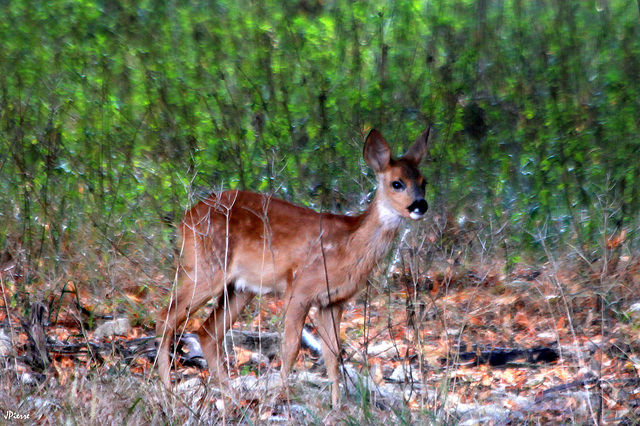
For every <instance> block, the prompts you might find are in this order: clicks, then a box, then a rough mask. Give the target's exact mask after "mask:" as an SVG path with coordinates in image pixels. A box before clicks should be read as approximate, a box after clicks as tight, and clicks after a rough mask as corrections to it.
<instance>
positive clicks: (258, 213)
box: [156, 130, 428, 405]
mask: <svg viewBox="0 0 640 426" xmlns="http://www.w3.org/2000/svg"><path fill="white" fill-rule="evenodd" d="M427 139H428V130H427V131H425V133H423V135H422V136H421V137H420V138H418V140H417V141H416V143H415V144H414V146H413V147H412V148H411V149H410V150H409V152H408V153H407V154H405V156H403V157H401V158H400V159H398V160H394V159H392V158H391V156H390V149H389V146H388V144H387V143H386V141H384V139H383V138H382V135H380V134H379V133H378V132H377V131H375V130H373V131H372V132H371V133H370V134H369V136H368V137H367V141H366V144H365V151H364V156H365V160H366V161H367V164H369V166H371V167H372V168H373V169H374V171H376V174H377V178H378V186H379V188H378V191H377V193H376V196H375V198H374V200H373V202H372V203H371V205H370V206H369V208H368V209H367V210H366V211H365V212H364V213H363V214H361V215H359V216H343V215H334V214H329V213H317V212H315V211H313V210H310V209H307V208H303V207H299V206H295V205H293V204H290V203H288V202H286V201H282V200H279V199H275V198H271V197H269V196H267V195H261V194H255V193H250V192H242V191H227V192H223V193H221V194H213V195H211V196H210V197H209V198H207V199H205V200H203V201H201V202H200V203H198V204H197V205H196V206H194V207H193V208H192V209H191V210H189V211H188V212H187V214H186V216H185V218H184V220H183V222H182V224H181V226H180V231H181V234H182V239H183V244H182V258H181V262H180V270H179V285H180V288H179V290H178V293H177V296H176V297H175V298H174V299H173V300H172V302H171V304H170V305H169V307H168V308H167V310H166V311H165V312H163V313H162V314H161V316H160V318H159V320H158V322H157V326H156V327H157V328H156V330H157V334H158V337H159V348H158V367H159V370H160V376H161V378H162V380H163V382H164V383H165V384H166V385H167V386H169V384H170V375H169V373H170V363H169V348H170V342H171V338H172V336H173V334H174V333H175V331H176V329H177V327H178V326H179V325H180V324H181V323H183V322H184V320H185V319H186V318H187V316H188V315H189V314H190V313H193V312H195V311H196V310H198V309H199V308H201V307H202V306H203V305H204V304H205V303H206V302H207V301H209V300H210V299H211V298H214V300H217V301H218V304H217V307H216V308H215V309H214V311H213V312H212V313H211V315H210V317H209V318H208V319H207V321H206V322H205V323H204V324H203V326H202V327H201V328H200V330H198V334H199V337H200V340H201V344H202V349H203V352H204V354H205V357H206V359H207V363H208V365H209V368H210V369H211V370H212V374H217V375H218V376H219V377H221V378H224V377H226V374H227V373H226V369H225V368H224V365H223V348H224V344H223V340H224V336H225V333H226V331H227V330H228V329H229V328H230V327H231V326H232V325H233V323H234V322H235V320H236V318H237V316H238V314H240V313H241V312H242V309H243V308H244V306H245V305H246V304H247V303H248V302H249V301H251V299H252V298H253V297H254V295H255V294H266V293H274V294H277V295H280V296H283V297H284V300H285V312H284V338H283V347H282V370H281V372H282V375H283V377H284V378H285V379H286V377H287V376H288V374H289V372H290V370H291V367H292V366H293V363H294V362H295V359H296V357H297V355H298V352H299V348H300V335H301V332H302V327H303V325H304V321H305V318H306V316H307V313H308V311H309V309H310V308H311V306H317V307H318V308H319V309H318V318H317V323H316V325H317V326H318V332H319V334H320V338H321V340H322V349H323V350H322V351H323V355H324V358H325V363H326V365H327V372H328V375H329V379H330V380H331V382H332V383H333V389H332V402H333V403H334V405H335V404H337V403H338V401H339V395H340V394H339V388H338V386H337V383H338V377H339V368H338V367H339V364H338V356H339V353H340V343H339V335H340V330H339V328H340V317H341V315H342V306H343V304H344V303H345V302H346V301H348V300H349V299H350V298H352V297H353V296H354V295H355V294H356V293H357V292H358V291H359V290H361V289H362V288H363V287H364V285H365V284H366V280H367V277H368V276H369V274H370V273H371V270H372V269H373V268H374V266H375V265H376V263H377V262H378V261H379V260H380V259H381V258H382V257H383V256H384V255H385V254H386V253H387V252H388V250H389V248H390V246H391V244H392V242H393V240H394V238H395V236H396V235H397V233H398V230H399V228H400V227H401V225H402V222H403V219H404V218H406V217H411V218H414V219H419V218H421V217H422V216H423V215H424V213H425V212H426V210H427V204H426V202H425V201H424V179H423V178H422V175H421V174H420V172H419V171H418V169H417V167H418V164H419V163H420V161H421V160H422V158H423V157H424V155H425V154H426V149H427ZM400 186H401V188H400Z"/></svg>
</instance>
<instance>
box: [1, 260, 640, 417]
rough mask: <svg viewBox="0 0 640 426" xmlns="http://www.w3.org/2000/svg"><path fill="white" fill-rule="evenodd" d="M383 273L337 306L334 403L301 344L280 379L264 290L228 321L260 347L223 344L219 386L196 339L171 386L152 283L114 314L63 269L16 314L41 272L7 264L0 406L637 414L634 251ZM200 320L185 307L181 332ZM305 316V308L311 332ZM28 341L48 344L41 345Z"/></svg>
mask: <svg viewBox="0 0 640 426" xmlns="http://www.w3.org/2000/svg"><path fill="white" fill-rule="evenodd" d="M386 272H387V276H390V277H391V279H389V280H385V285H384V286H383V285H380V284H378V282H377V281H376V279H373V280H372V283H371V285H370V286H369V287H368V290H367V291H366V292H365V293H364V294H362V295H360V296H359V297H358V298H357V299H356V300H354V301H353V302H352V303H350V304H349V305H348V307H347V308H346V310H345V313H344V319H343V322H342V326H341V334H342V339H343V347H344V354H343V359H344V365H343V371H344V376H345V378H344V380H343V389H342V395H343V396H342V404H341V406H340V407H338V408H337V409H334V410H332V409H331V407H330V403H329V390H328V383H327V380H326V376H325V375H324V372H323V368H322V363H321V361H320V358H319V357H318V356H317V354H315V351H314V350H313V344H311V345H310V346H309V345H308V347H309V348H311V349H304V350H303V351H302V352H301V355H300V357H299V358H298V363H297V366H296V371H297V372H296V374H294V375H293V377H292V378H291V385H292V387H291V391H290V392H284V391H283V387H282V384H281V383H280V381H279V376H278V374H277V372H278V370H279V367H280V364H279V363H280V361H279V355H275V356H273V354H274V353H277V352H278V351H277V350H275V351H274V350H273V348H272V347H271V346H273V344H274V343H273V341H271V342H270V343H268V342H267V340H266V339H265V340H260V335H261V333H262V334H264V336H268V337H273V336H276V342H277V336H279V334H277V332H279V331H280V330H281V318H280V314H279V313H280V312H281V302H280V301H278V300H276V299H273V298H262V299H260V300H257V301H255V302H254V304H253V305H252V306H251V307H250V308H249V309H247V311H246V312H245V313H244V315H243V317H242V318H241V320H240V321H238V323H237V324H236V327H235V328H236V329H239V330H245V331H248V332H252V333H254V334H253V335H254V336H255V335H257V336H258V338H257V339H258V344H257V345H256V344H255V342H254V344H253V346H245V347H243V346H242V345H238V346H236V347H235V350H233V351H232V352H231V355H230V358H232V360H231V364H232V366H233V367H232V381H231V385H230V386H228V387H225V388H224V390H223V391H221V390H220V389H219V388H218V387H217V386H215V383H214V380H211V378H210V377H209V373H208V371H207V370H206V369H203V368H201V366H202V359H201V358H200V359H198V358H199V354H198V353H197V349H193V348H192V347H191V348H190V347H188V345H187V346H185V348H183V349H182V352H183V357H182V360H183V362H182V363H180V364H179V365H178V367H177V368H176V370H175V371H174V380H175V382H176V383H177V384H176V386H174V388H173V389H172V390H170V391H169V390H167V389H165V388H163V387H162V385H160V383H159V380H158V377H157V374H156V371H155V347H154V344H153V337H154V331H153V328H152V327H153V318H154V316H155V314H156V313H157V312H158V311H159V310H160V308H161V307H162V303H158V300H160V299H161V295H160V294H159V291H158V290H149V289H148V288H145V290H144V291H140V290H139V289H138V291H132V290H126V291H124V292H123V293H122V294H120V295H119V297H121V298H124V299H127V300H128V303H130V305H131V306H136V307H138V308H137V310H136V311H132V310H131V311H128V312H127V311H126V310H125V311H124V313H122V312H121V313H119V314H116V315H113V312H107V311H108V310H106V309H104V305H101V304H100V301H99V297H104V294H101V295H97V294H95V292H92V291H91V290H90V288H89V286H80V285H77V286H76V285H75V284H74V283H73V282H72V281H64V280H61V281H59V282H57V283H48V285H50V286H51V287H52V291H50V292H49V293H46V294H48V297H47V299H46V300H45V301H44V302H43V303H42V304H38V303H36V304H32V305H31V306H30V308H29V309H30V311H31V312H29V315H27V310H25V308H24V306H21V305H20V304H19V303H16V302H15V301H16V300H20V298H19V297H16V295H18V294H20V293H21V292H25V293H26V294H42V291H41V287H42V286H43V285H44V283H43V281H39V282H38V281H35V282H34V283H33V284H26V283H22V284H19V283H18V282H19V280H18V279H17V276H15V275H14V276H11V275H10V274H7V273H5V274H4V275H3V279H2V289H1V290H2V297H0V368H1V371H0V388H1V389H4V391H3V392H0V409H1V410H2V412H1V413H0V419H4V420H6V421H7V422H12V423H17V424H20V423H24V424H32V423H38V424H198V423H230V424H255V423H259V424H261V423H269V424H272V423H290V422H292V421H294V422H295V423H298V424H327V423H335V424H463V425H475V424H496V425H497V424H591V423H593V424H620V425H631V424H638V423H639V422H640V379H639V374H638V372H639V371H640V333H639V332H638V331H639V330H638V327H639V325H640V303H638V302H640V296H638V289H639V287H638V285H639V283H640V261H639V260H638V259H634V258H632V257H628V256H621V257H620V258H619V261H618V262H617V264H616V265H615V270H611V271H610V272H609V273H607V274H602V273H597V271H596V272H594V269H593V268H591V269H590V268H581V267H580V266H579V265H577V264H576V263H575V262H574V264H573V265H571V266H570V265H558V264H554V263H550V262H547V263H544V264H541V265H527V266H526V267H525V266H521V267H515V268H513V269H511V271H510V272H509V273H508V274H505V273H504V266H503V265H499V264H494V266H493V267H484V268H482V267H468V266H461V265H455V262H449V264H447V262H444V263H443V264H441V265H435V264H434V265H431V266H430V267H429V268H428V269H426V270H425V271H423V272H421V273H420V274H418V273H411V271H410V268H409V267H404V266H398V262H396V264H395V265H394V266H392V267H390V268H389V269H388V270H387V271H386ZM31 285H33V286H37V287H38V288H39V289H40V290H38V289H36V288H30V286H31ZM124 288H126V286H125V287H124ZM136 288H137V287H136ZM39 291H40V293H38V292H39ZM12 301H14V302H12ZM120 303H122V302H120ZM118 318H119V320H118ZM203 318H204V316H203V315H200V316H195V317H194V318H192V319H191V320H190V321H189V323H188V326H187V331H190V330H191V331H192V330H195V329H196V328H197V327H198V325H199V324H200V323H201V322H202V320H203ZM313 318H314V311H313V310H312V312H311V313H310V317H309V320H308V330H309V331H310V333H311V334H312V335H313V334H314V328H313ZM116 320H118V321H120V322H118V321H116ZM105 324H107V326H105ZM108 325H112V326H115V327H111V328H108ZM120 326H121V327H120ZM39 330H40V331H39ZM255 333H257V334H255ZM39 335H41V336H40V337H39ZM38 341H40V342H45V343H44V346H45V349H44V351H41V350H40V349H39V348H41V347H42V343H41V344H38V343H37V342H38ZM256 346H258V348H257V349H256ZM189 351H193V353H192V355H193V356H191V357H190V356H189V353H188V352H189ZM43 353H44V355H39V354H43ZM43 360H44V361H43ZM45 364H46V365H45Z"/></svg>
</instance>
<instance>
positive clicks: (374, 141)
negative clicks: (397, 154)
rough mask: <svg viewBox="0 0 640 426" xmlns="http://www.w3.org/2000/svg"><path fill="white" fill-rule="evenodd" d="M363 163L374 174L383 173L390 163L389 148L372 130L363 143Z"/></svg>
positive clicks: (377, 132)
mask: <svg viewBox="0 0 640 426" xmlns="http://www.w3.org/2000/svg"><path fill="white" fill-rule="evenodd" d="M363 156H364V161H365V162H366V163H367V164H368V165H369V167H371V168H372V169H373V171H374V172H376V173H381V172H383V171H384V170H385V169H386V168H387V167H388V166H389V163H390V162H391V148H389V144H388V143H387V141H386V140H384V138H383V137H382V134H381V133H380V132H379V131H377V130H376V129H372V130H371V131H370V132H369V134H368V135H367V139H366V141H365V143H364V152H363Z"/></svg>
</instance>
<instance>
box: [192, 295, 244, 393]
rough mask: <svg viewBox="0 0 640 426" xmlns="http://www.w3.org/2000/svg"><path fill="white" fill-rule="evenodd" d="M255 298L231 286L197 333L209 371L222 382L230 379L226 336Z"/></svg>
mask: <svg viewBox="0 0 640 426" xmlns="http://www.w3.org/2000/svg"><path fill="white" fill-rule="evenodd" d="M254 296H255V294H254V293H251V292H247V291H237V290H235V289H234V288H233V286H232V285H231V286H229V287H228V288H227V290H226V291H224V292H223V294H222V295H221V296H220V299H219V301H218V305H217V306H216V307H215V308H214V309H213V312H211V315H209V318H207V320H206V321H205V322H204V324H202V327H200V329H199V330H198V332H197V333H198V337H199V338H200V345H201V346H202V352H203V353H204V357H205V359H206V360H207V365H208V366H209V371H210V372H211V375H212V376H213V377H216V378H217V379H218V380H219V381H220V382H224V381H226V380H227V379H228V371H227V369H226V368H225V365H224V354H225V347H224V346H225V335H226V333H227V331H229V329H230V328H231V326H233V324H234V323H235V322H236V319H237V318H238V315H240V314H241V313H242V311H243V310H244V308H245V306H246V305H247V304H248V303H249V302H251V300H253V298H254Z"/></svg>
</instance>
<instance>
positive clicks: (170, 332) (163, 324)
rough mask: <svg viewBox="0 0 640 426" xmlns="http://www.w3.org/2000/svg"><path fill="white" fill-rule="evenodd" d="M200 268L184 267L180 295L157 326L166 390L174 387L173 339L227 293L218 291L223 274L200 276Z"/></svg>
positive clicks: (164, 313) (159, 355)
mask: <svg viewBox="0 0 640 426" xmlns="http://www.w3.org/2000/svg"><path fill="white" fill-rule="evenodd" d="M197 269H198V268H186V267H181V269H180V271H179V277H178V285H179V287H178V292H177V294H176V295H175V296H174V297H172V300H171V303H170V304H169V306H168V307H167V308H166V309H164V310H163V311H162V312H161V313H160V316H159V317H158V320H157V322H156V341H157V342H158V353H157V362H158V372H159V374H160V379H161V380H162V382H163V383H164V385H165V386H167V387H169V386H171V363H170V361H169V359H170V357H169V352H170V348H171V339H172V338H173V337H174V335H175V334H176V331H177V329H178V327H180V326H181V325H182V324H183V323H184V322H185V320H187V319H188V317H189V316H190V315H193V314H195V313H196V312H197V311H198V309H200V308H201V307H202V306H204V304H205V303H207V302H208V301H209V300H210V299H211V298H212V297H215V296H218V295H220V294H221V293H222V290H223V289H220V288H218V289H216V286H215V283H216V282H221V280H222V277H221V275H222V274H220V273H213V274H206V273H204V272H203V271H202V268H200V270H201V271H202V272H200V273H199V272H197Z"/></svg>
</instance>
